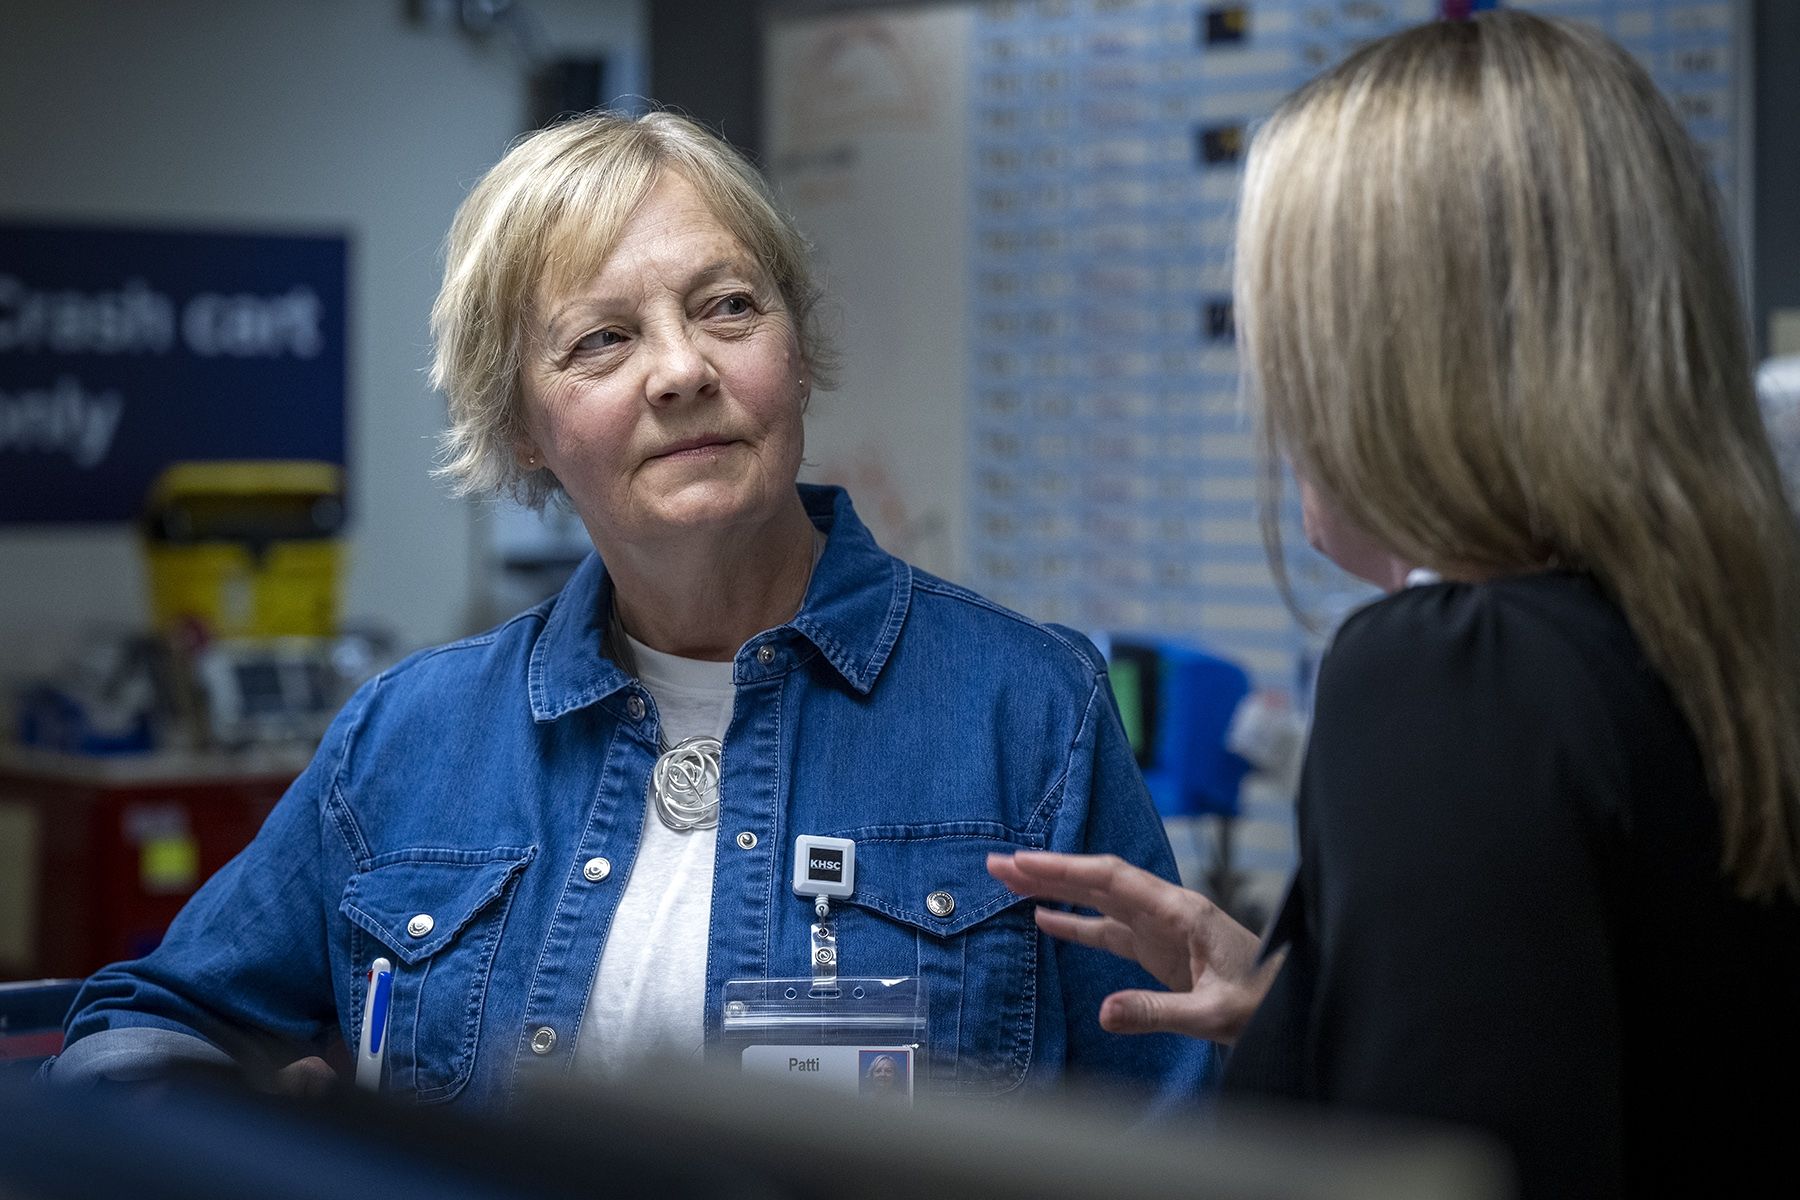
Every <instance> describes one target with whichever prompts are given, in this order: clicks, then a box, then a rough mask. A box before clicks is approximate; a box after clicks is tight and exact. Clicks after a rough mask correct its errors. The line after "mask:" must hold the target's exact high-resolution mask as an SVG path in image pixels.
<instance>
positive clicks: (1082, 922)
mask: <svg viewBox="0 0 1800 1200" xmlns="http://www.w3.org/2000/svg"><path fill="white" fill-rule="evenodd" d="M1033 916H1035V917H1036V918H1037V926H1038V928H1039V929H1041V930H1043V931H1044V932H1045V933H1047V934H1049V935H1050V936H1051V937H1053V938H1061V939H1062V940H1063V941H1065V942H1074V943H1076V944H1077V945H1081V946H1093V947H1095V948H1096V949H1100V950H1105V951H1107V952H1109V953H1111V954H1116V955H1118V956H1119V957H1120V958H1129V959H1132V960H1134V961H1135V960H1136V959H1137V943H1136V939H1135V938H1133V937H1132V934H1131V930H1130V929H1129V928H1127V927H1126V926H1124V925H1122V924H1120V923H1119V922H1118V921H1115V920H1113V919H1112V918H1111V917H1083V916H1078V915H1076V914H1075V913H1069V912H1062V911H1061V910H1059V909H1054V908H1040V909H1038V910H1037V912H1036V913H1034V914H1033Z"/></svg>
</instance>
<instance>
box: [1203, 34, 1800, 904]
mask: <svg viewBox="0 0 1800 1200" xmlns="http://www.w3.org/2000/svg"><path fill="white" fill-rule="evenodd" d="M1237 253H1238V259H1237V268H1236V270H1237V305H1238V328H1239V331H1240V336H1241V339H1242V348H1243V352H1244V366H1245V374H1246V383H1247V386H1248V387H1249V389H1250V392H1251V394H1252V398H1253V401H1254V402H1255V405H1256V409H1257V411H1258V413H1259V419H1260V428H1261V440H1262V445H1263V451H1264V454H1265V456H1266V457H1265V462H1266V463H1273V462H1274V461H1276V459H1275V456H1276V455H1277V454H1282V453H1285V454H1286V455H1288V456H1289V457H1290V458H1291V460H1292V461H1293V463H1294V465H1295V467H1296V469H1297V470H1299V471H1300V472H1301V473H1302V474H1303V475H1304V476H1305V477H1306V478H1307V479H1308V480H1309V481H1311V482H1312V483H1314V484H1315V485H1317V486H1318V487H1320V488H1321V489H1322V490H1323V491H1324V492H1325V493H1326V494H1327V495H1329V496H1330V497H1331V498H1332V499H1333V500H1335V501H1336V502H1337V503H1338V505H1339V506H1340V508H1341V509H1342V510H1343V512H1344V513H1345V515H1346V516H1348V517H1349V518H1350V519H1351V520H1353V521H1355V522H1357V523H1358V524H1360V525H1361V526H1362V527H1363V528H1364V529H1366V530H1368V532H1370V533H1371V534H1373V535H1374V536H1375V537H1376V538H1377V539H1378V540H1380V541H1381V542H1382V543H1384V544H1385V545H1386V546H1388V547H1389V548H1390V549H1392V550H1393V551H1394V552H1395V553H1396V554H1398V555H1400V556H1401V557H1403V558H1405V559H1406V560H1408V561H1410V562H1413V563H1415V564H1417V565H1420V566H1428V567H1437V568H1439V569H1445V568H1450V569H1453V570H1458V571H1469V570H1473V571H1476V572H1492V573H1513V572H1519V571H1527V570H1534V569H1539V568H1542V567H1544V566H1547V565H1553V564H1554V565H1562V566H1566V567H1571V568H1574V569H1578V570H1582V571H1586V572H1588V573H1590V574H1591V575H1592V576H1593V577H1595V578H1596V579H1597V580H1598V581H1599V582H1600V584H1601V586H1602V587H1604V588H1605V589H1606V590H1607V591H1608V593H1609V594H1610V595H1611V596H1612V597H1613V598H1614V599H1615V600H1616V602H1617V603H1618V604H1619V606H1620V607H1621V609H1622V610H1623V611H1624V614H1625V617H1626V619H1627V621H1628V622H1629V623H1630V625H1631V628H1632V630H1633V632H1634V633H1635V634H1636V636H1637V638H1638V641H1639V642H1640V644H1641V645H1642V646H1643V648H1644V651H1645V653H1646V655H1647V656H1648V658H1649V660H1650V662H1651V664H1652V665H1653V666H1654V667H1655V668H1656V669H1657V671H1658V672H1660V674H1661V675H1662V677H1663V679H1664V680H1666V681H1667V683H1668V686H1669V688H1670V690H1671V691H1672V693H1673V695H1674V697H1675V699H1676V702H1677V703H1678V704H1679V706H1680V708H1681V710H1682V712H1683V714H1684V715H1685V716H1686V718H1687V720H1688V723H1689V724H1690V726H1691V727H1692V729H1693V731H1694V733H1695V735H1696V738H1697V740H1698V743H1699V747H1700V751H1701V756H1702V759H1703V760H1704V762H1705V765H1706V770H1707V776H1708V780H1709V782H1710V784H1711V788H1712V792H1713V795H1714V797H1715V799H1716V800H1717V803H1718V805H1719V810H1720V814H1721V826H1722V831H1723V837H1724V862H1723V864H1722V865H1723V870H1724V871H1725V873H1726V874H1727V876H1728V877H1729V878H1730V879H1731V880H1732V882H1733V884H1734V885H1735V887H1736V890H1737V891H1738V892H1739V893H1740V894H1741V895H1744V896H1746V897H1753V898H1772V897H1774V896H1777V895H1779V894H1782V893H1785V894H1787V895H1789V896H1800V635H1797V633H1796V629H1795V621H1796V617H1797V616H1800V609H1797V608H1796V605H1797V603H1800V535H1797V531H1796V527H1795V523H1794V518H1793V515H1792V514H1791V512H1790V511H1789V509H1788V507H1787V505H1786V503H1785V500H1784V497H1783V493H1782V485H1781V479H1780V476H1779V474H1778V471H1777V469H1776V465H1775V460H1774V457H1773V455H1772V454H1771V452H1770V449H1769V444H1768V439H1767V437H1766V435H1765V432H1764V429H1763V426H1762V422H1761V419H1760V417H1759V416H1758V413H1757V409H1756V404H1755V397H1754V393H1753V389H1752V384H1751V376H1750V366H1749V361H1750V358H1749V348H1748V344H1747V339H1746V333H1745V328H1744V323H1743V319H1742V316H1741V313H1740V308H1739V300H1738V293H1737V288H1736V284H1735V277H1734V274H1733V268H1732V261H1731V256H1730V254H1729V252H1728V251H1727V249H1726V247H1725V244H1724V240H1723V237H1722V235H1721V232H1720V225H1719V214H1718V205H1717V202H1716V199H1715V197H1714V195H1713V192H1712V189H1711V186H1710V184H1709V182H1708V179H1707V175H1706V171H1705V168H1704V165H1703V163H1702V162H1701V159H1700V156H1699V153H1698V151H1697V150H1696V148H1695V146H1694V145H1693V143H1692V142H1691V141H1690V139H1689V138H1688V136H1687V134H1686V132H1685V130H1684V129H1683V128H1682V126H1681V124H1680V122H1679V121H1678V120H1677V119H1676V117H1675V115H1674V113H1673V112H1671V111H1670V109H1669V107H1668V105H1667V104H1666V103H1665V102H1664V101H1663V99H1662V98H1661V96H1660V95H1659V94H1658V93H1657V91H1656V89H1655V87H1654V85H1653V84H1652V83H1651V81H1650V79H1649V77H1648V76H1647V75H1646V74H1645V73H1644V71H1643V70H1642V69H1641V68H1640V67H1639V66H1638V65H1637V64H1636V63H1635V62H1633V61H1632V60H1631V58H1630V57H1629V56H1628V55H1627V54H1625V53H1624V52H1623V51H1622V50H1620V49H1619V48H1618V47H1616V46H1614V45H1613V44H1611V43H1610V42H1608V41H1607V40H1606V39H1605V38H1604V37H1602V36H1600V35H1599V34H1597V33H1593V32H1590V31H1588V30H1586V29H1584V28H1581V27H1578V26H1574V25H1569V24H1564V23H1562V22H1558V21H1553V20H1547V19H1544V18H1540V17H1534V16H1530V15H1527V14H1523V13H1511V12H1500V13H1491V14H1486V15H1484V16H1482V17H1480V18H1478V19H1476V20H1474V21H1470V22H1466V23H1463V22H1440V23H1436V24H1432V25H1427V26H1421V27H1418V28H1416V29H1413V30H1409V31H1407V32H1405V33H1402V34H1398V35H1396V36H1394V37H1391V38H1387V39H1384V40H1382V41H1379V42H1376V43H1373V44H1371V45H1369V46H1366V47H1364V48H1363V49H1362V50H1360V51H1358V52H1357V53H1356V54H1355V55H1354V56H1352V57H1351V58H1350V59H1348V60H1347V61H1345V62H1344V63H1343V64H1341V65H1340V66H1338V67H1337V68H1336V69H1334V70H1332V71H1331V72H1329V73H1327V74H1325V75H1323V76H1321V77H1320V78H1319V79H1317V80H1315V81H1314V82H1313V83H1311V84H1310V85H1308V86H1307V87H1305V88H1303V89H1302V90H1301V91H1299V92H1297V93H1295V95H1294V96H1292V97H1291V98H1290V99H1289V100H1288V101H1287V102H1286V103H1285V104H1284V105H1283V106H1282V107H1281V109H1280V110H1279V111H1278V112H1277V113H1276V115H1275V116H1274V118H1273V119H1272V120H1270V121H1269V122H1268V124H1267V125H1266V126H1265V127H1264V128H1263V129H1262V131H1261V132H1260V133H1259V134H1258V136H1257V138H1256V140H1255V143H1254V146H1253V148H1252V151H1251V154H1250V159H1249V163H1248V165H1247V168H1246V178H1245V185H1244V196H1243V203H1242V208H1241V211H1240V216H1239V225H1238V250H1237ZM1268 502H1269V498H1268V497H1267V496H1266V495H1265V506H1266V505H1267V504H1268ZM1269 511H1270V510H1269V509H1268V508H1267V507H1265V513H1268V512H1269ZM1277 551H1278V547H1277Z"/></svg>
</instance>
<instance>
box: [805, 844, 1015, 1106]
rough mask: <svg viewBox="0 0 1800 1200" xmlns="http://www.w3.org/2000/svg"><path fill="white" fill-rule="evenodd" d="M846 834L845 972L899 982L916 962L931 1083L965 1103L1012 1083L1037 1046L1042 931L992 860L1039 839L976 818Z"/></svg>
mask: <svg viewBox="0 0 1800 1200" xmlns="http://www.w3.org/2000/svg"><path fill="white" fill-rule="evenodd" d="M843 836H845V837H849V838H854V839H855V841H856V885H855V886H856V890H855V893H854V894H853V895H851V896H850V897H849V899H848V901H847V903H848V904H849V905H851V906H852V907H853V909H854V910H855V911H853V912H852V913H850V914H846V918H852V919H840V920H839V923H838V938H839V941H838V950H839V954H840V956H841V963H842V970H843V971H844V973H845V974H847V975H886V974H889V973H896V974H897V973H903V972H904V970H905V968H906V967H907V965H908V964H907V962H906V961H905V960H906V959H907V958H909V957H911V958H912V961H913V963H914V964H916V970H917V972H918V975H919V977H920V978H921V979H923V980H924V983H925V997H926V1004H927V1007H928V1012H929V1024H928V1027H927V1032H926V1038H927V1042H928V1044H927V1047H926V1065H927V1070H928V1074H929V1079H930V1086H931V1087H932V1088H933V1089H935V1090H942V1091H950V1092H955V1093H958V1094H962V1095H970V1096H993V1095H998V1094H1000V1093H1002V1092H1007V1091H1010V1090H1012V1089H1013V1088H1016V1087H1017V1086H1019V1084H1020V1083H1021V1082H1022V1081H1023V1080H1024V1078H1025V1072H1026V1071H1027V1070H1028V1069H1029V1068H1030V1066H1031V1053H1032V1046H1033V1043H1034V1041H1035V1037H1036V1027H1037V986H1038V970H1037V966H1038V964H1037V954H1038V933H1037V926H1036V924H1035V923H1034V922H1033V921H1032V919H1031V906H1030V904H1029V903H1027V902H1026V901H1025V898H1024V897H1021V896H1015V895H1013V894H1012V893H1011V892H1009V891H1007V890H1006V888H1005V887H1003V886H1002V885H1001V884H1000V883H999V881H998V880H996V879H994V877H993V876H991V875H989V874H988V872H987V856H988V855H989V854H1007V853H1011V852H1012V851H1014V850H1021V849H1037V848H1040V847H1041V846H1042V845H1043V839H1042V837H1039V836H1035V835H1029V834H1022V833H1019V832H1017V831H1015V830H1011V829H1008V828H1006V827H1005V826H1002V825H996V824H991V823H988V822H975V821H961V822H953V823H948V824H935V825H908V826H893V825H889V826H879V827H872V828H864V829H856V830H849V831H847V832H846V833H844V834H843ZM908 942H910V943H911V946H910V947H909V946H907V943H908ZM908 950H910V951H911V952H912V953H911V954H910V955H909V954H908Z"/></svg>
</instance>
